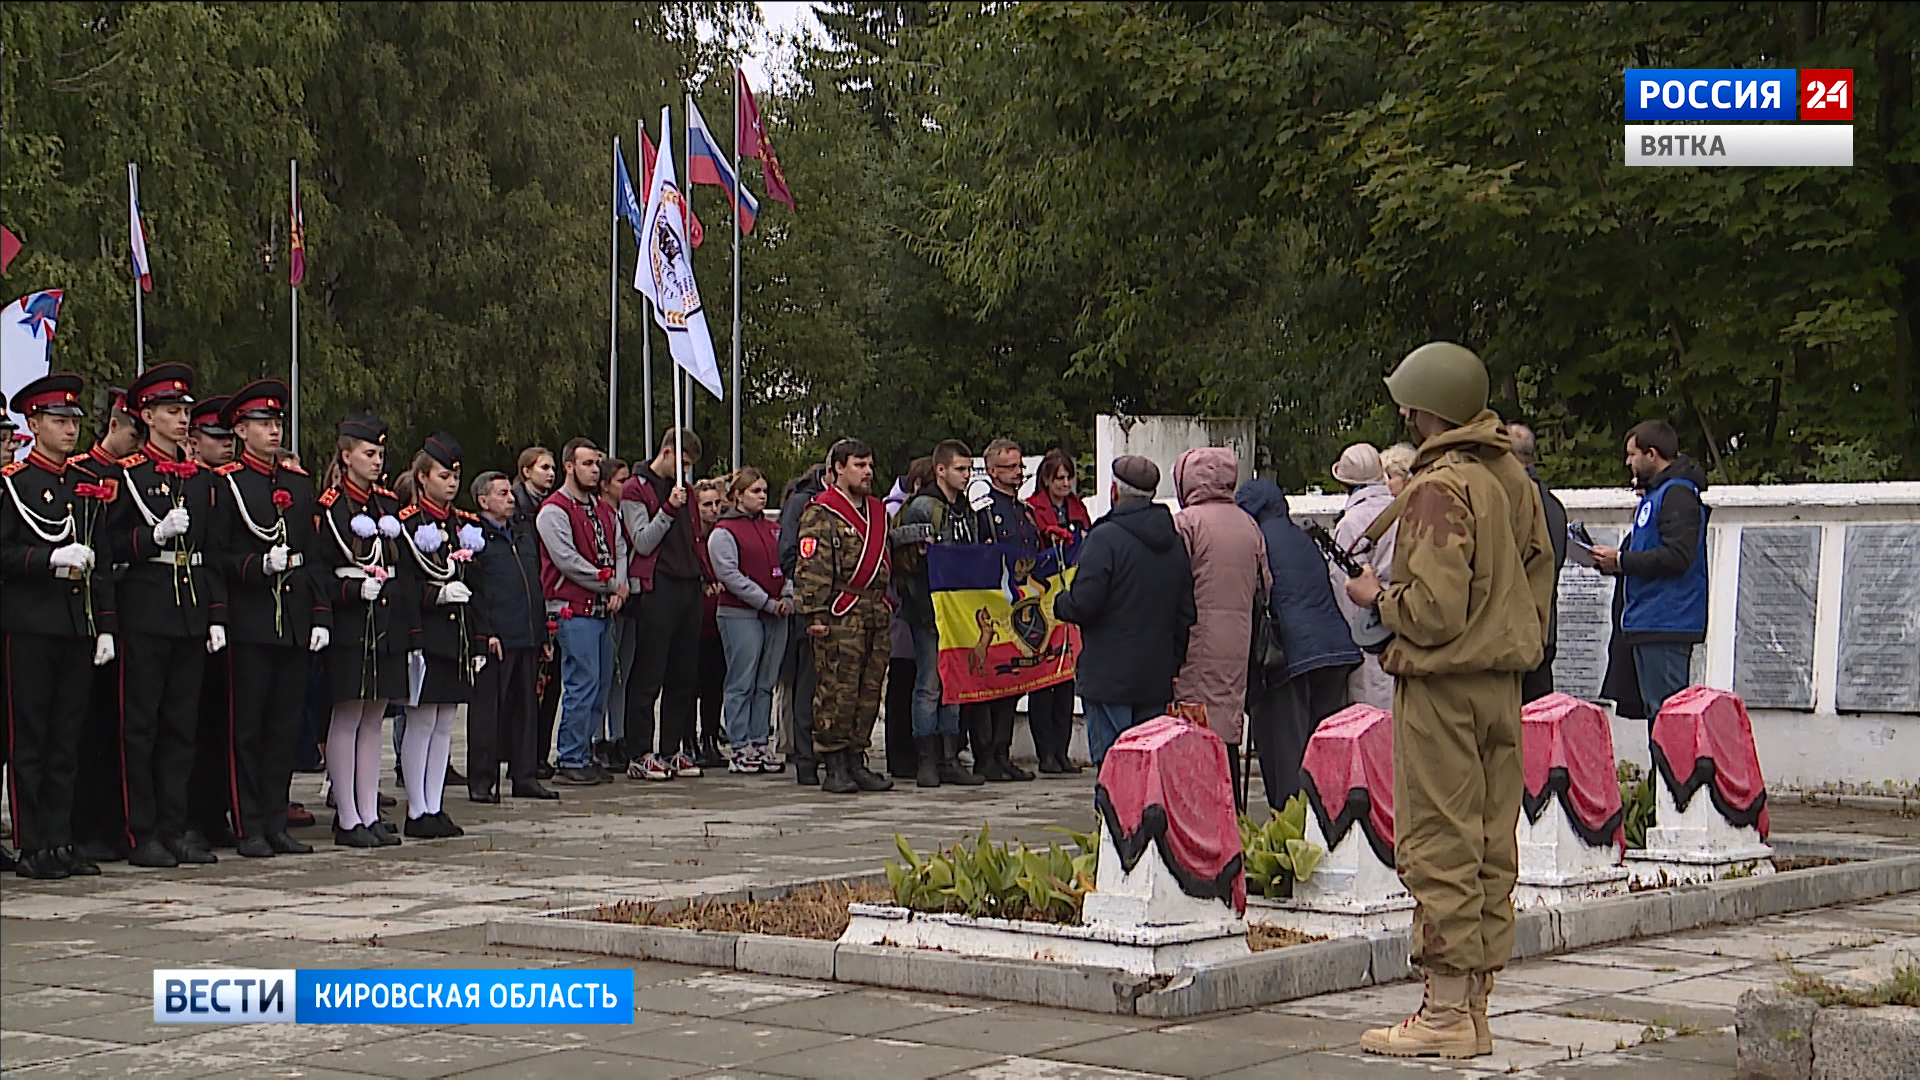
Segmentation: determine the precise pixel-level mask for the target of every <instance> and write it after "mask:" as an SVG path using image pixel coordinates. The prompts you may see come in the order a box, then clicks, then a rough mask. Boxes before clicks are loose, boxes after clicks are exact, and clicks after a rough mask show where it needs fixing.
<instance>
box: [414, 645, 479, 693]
mask: <svg viewBox="0 0 1920 1080" xmlns="http://www.w3.org/2000/svg"><path fill="white" fill-rule="evenodd" d="M487 659H488V660H489V661H491V660H492V659H493V658H492V657H488V658H487ZM472 670H473V669H472V668H470V667H469V668H467V669H465V670H464V671H463V670H462V669H461V666H460V662H459V661H458V660H448V659H445V658H443V657H439V656H433V655H431V654H429V655H428V657H427V677H426V678H425V679H424V680H422V681H421V683H420V704H422V705H466V704H468V703H470V702H472V701H473V683H472V682H471V681H469V679H468V678H467V673H468V672H471V671H472Z"/></svg>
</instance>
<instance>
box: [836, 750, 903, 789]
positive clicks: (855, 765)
mask: <svg viewBox="0 0 1920 1080" xmlns="http://www.w3.org/2000/svg"><path fill="white" fill-rule="evenodd" d="M840 756H841V757H844V758H846V759H847V773H848V775H850V776H852V777H853V782H854V783H856V784H858V785H860V790H861V791H892V790H893V781H891V780H889V779H887V778H886V777H884V776H881V775H880V774H879V773H877V772H874V771H873V770H872V769H869V768H867V755H866V754H865V753H863V752H861V751H859V750H842V751H841V752H840Z"/></svg>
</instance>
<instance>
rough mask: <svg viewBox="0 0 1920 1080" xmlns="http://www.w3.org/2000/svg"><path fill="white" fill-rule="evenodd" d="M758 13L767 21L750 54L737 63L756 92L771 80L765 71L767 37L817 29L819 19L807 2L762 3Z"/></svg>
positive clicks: (767, 57) (763, 88)
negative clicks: (815, 16)
mask: <svg viewBox="0 0 1920 1080" xmlns="http://www.w3.org/2000/svg"><path fill="white" fill-rule="evenodd" d="M760 14H761V17H763V18H764V19H766V22H767V25H766V33H765V35H764V36H763V37H762V38H761V40H760V41H758V42H756V43H755V46H754V49H753V52H752V54H751V55H749V56H748V57H747V58H746V59H745V60H743V61H741V64H740V67H741V68H742V69H743V70H745V71H746V73H747V83H748V85H750V86H752V87H753V89H754V91H755V92H756V94H757V93H759V92H760V91H764V90H766V88H767V86H768V83H769V82H770V81H771V80H770V79H769V78H768V71H767V61H768V59H769V56H768V53H769V51H770V49H769V44H768V41H769V39H770V38H771V37H773V36H775V35H778V34H781V33H786V32H791V31H795V30H803V31H807V32H818V30H819V28H820V23H819V21H818V20H816V19H815V18H814V17H813V5H812V4H811V3H791V2H788V3H762V4H761V5H760Z"/></svg>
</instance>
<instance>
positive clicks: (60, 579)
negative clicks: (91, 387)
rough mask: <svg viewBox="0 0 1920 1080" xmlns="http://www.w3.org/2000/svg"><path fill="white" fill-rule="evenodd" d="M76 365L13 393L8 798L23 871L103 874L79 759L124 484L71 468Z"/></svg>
mask: <svg viewBox="0 0 1920 1080" xmlns="http://www.w3.org/2000/svg"><path fill="white" fill-rule="evenodd" d="M82 389H84V384H83V383H82V382H81V380H80V376H78V375H67V374H57V375H48V376H46V377H44V378H40V379H35V380H34V381H33V382H30V383H28V384H27V385H26V386H24V387H22V388H21V390H20V392H19V393H17V394H15V395H14V397H13V402H12V404H13V410H14V411H15V412H18V413H22V414H24V415H25V416H26V417H27V428H28V430H29V431H30V432H32V435H33V447H32V449H31V450H30V451H28V454H27V459H26V460H25V461H14V462H7V463H5V464H4V465H0V474H3V475H0V479H3V481H4V483H0V487H3V488H4V492H5V493H4V495H0V587H4V588H5V590H6V603H5V604H0V632H4V635H5V643H4V655H5V665H6V672H7V681H6V685H7V746H8V760H9V766H8V769H7V797H8V799H9V801H10V803H11V807H12V811H13V837H14V842H15V843H16V844H18V845H19V848H20V854H19V858H18V861H17V863H16V865H15V866H14V872H15V873H16V874H19V875H20V876H21V877H30V878H44V879H57V878H64V877H68V876H70V875H73V874H98V873H99V872H100V867H99V866H98V865H96V864H95V863H93V862H92V861H91V860H89V859H87V858H86V857H84V856H83V855H81V854H80V853H79V851H78V850H77V849H75V848H74V847H73V843H72V814H73V807H72V800H73V779H74V771H75V757H76V753H77V751H78V740H79V738H80V731H81V725H82V721H83V720H84V718H85V717H86V713H87V698H88V697H89V696H90V695H89V691H90V689H91V684H92V679H91V671H90V669H89V663H90V662H91V663H93V664H103V663H105V662H106V661H108V660H110V659H112V658H113V653H114V637H113V635H114V630H115V629H116V626H115V622H114V611H113V590H112V586H111V583H110V579H109V575H108V574H106V573H104V572H102V571H104V569H105V567H104V565H103V564H104V563H106V561H107V560H106V559H105V558H103V557H102V556H101V555H100V544H101V543H102V542H103V541H104V539H105V535H104V529H103V527H102V525H101V518H102V517H103V516H104V514H105V511H106V509H107V508H108V507H109V506H111V504H112V501H113V499H114V497H115V495H116V494H118V492H117V491H116V489H115V488H112V487H105V486H103V485H99V484H96V483H94V482H93V481H92V479H91V478H90V477H89V476H88V475H87V474H85V473H82V472H80V471H79V470H77V469H71V468H68V466H67V458H68V455H69V454H71V453H72V452H73V448H74V444H75V443H77V442H78V441H79V438H80V417H81V416H82V415H84V414H83V412H82V410H81V408H80V391H81V390H82Z"/></svg>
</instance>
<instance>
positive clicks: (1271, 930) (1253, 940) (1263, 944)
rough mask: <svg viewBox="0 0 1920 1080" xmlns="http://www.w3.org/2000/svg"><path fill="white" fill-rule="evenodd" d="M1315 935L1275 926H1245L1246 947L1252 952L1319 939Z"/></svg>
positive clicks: (1303, 943) (1282, 947) (1302, 943)
mask: <svg viewBox="0 0 1920 1080" xmlns="http://www.w3.org/2000/svg"><path fill="white" fill-rule="evenodd" d="M1319 940H1320V939H1319V938H1317V937H1309V936H1308V935H1306V934H1296V933H1294V932H1293V931H1292V930H1282V929H1280V928H1279V927H1277V926H1249V927H1247V948H1249V949H1252V950H1253V951H1254V952H1266V951H1267V950H1268V949H1284V948H1286V947H1287V946H1288V945H1305V944H1306V943H1307V942H1309V941H1319Z"/></svg>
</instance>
